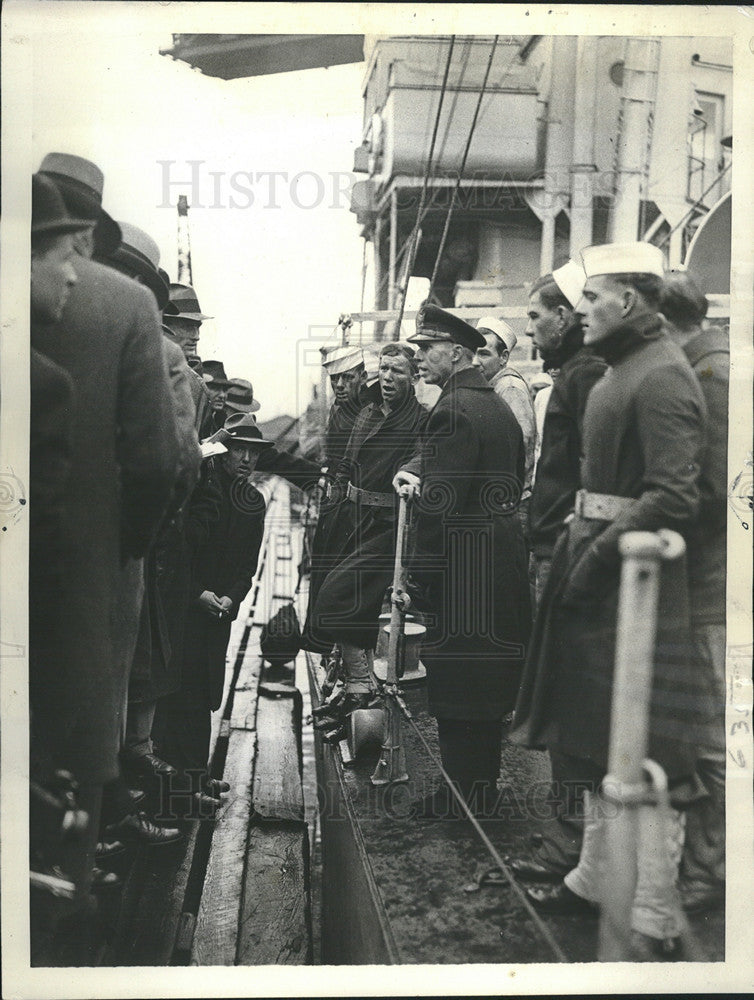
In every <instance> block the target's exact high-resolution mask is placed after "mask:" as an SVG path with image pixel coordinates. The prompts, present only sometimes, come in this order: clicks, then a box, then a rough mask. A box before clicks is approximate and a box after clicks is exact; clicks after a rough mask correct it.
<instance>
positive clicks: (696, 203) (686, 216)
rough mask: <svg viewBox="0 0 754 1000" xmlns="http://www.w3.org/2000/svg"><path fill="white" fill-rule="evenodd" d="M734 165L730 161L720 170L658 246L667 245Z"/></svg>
mask: <svg viewBox="0 0 754 1000" xmlns="http://www.w3.org/2000/svg"><path fill="white" fill-rule="evenodd" d="M732 166H733V164H732V163H728V164H727V165H726V166H725V168H724V169H723V170H721V171H720V173H719V174H718V175H717V177H716V178H715V179H714V181H712V183H711V184H710V186H709V187H708V188H707V190H706V191H703V192H702V194H701V195H700V196H699V198H698V199H697V201H695V202H694V204H693V205H692V206H691V208H690V209H689V210H688V212H686V214H685V215H684V217H683V218H682V219H681V221H680V222H678V223H677V224H676V225H675V226H673V228H672V229H671V230H670V232H669V233H666V235H665V236H664V237H663V238H662V240H661V241H660V242H659V243H658V244H657V246H658V247H659V248H660V249H662V248H663V247H664V246H665V244H666V243H667V242H668V240H669V239H670V237H671V236H672V235H673V233H674V232H675V231H676V230H677V229H680V228H681V226H683V225H685V224H686V222H687V221H688V220H689V219H690V218H691V216H692V215H693V214H694V212H695V211H696V210H697V208H699V206H700V205H702V204H703V203H704V199H705V198H706V197H707V195H708V194H709V193H710V191H711V190H712V188H713V187H715V185H717V184H719V183H720V181H721V180H722V179H723V177H725V175H726V174H727V173H728V171H729V170H730V168H731V167H732Z"/></svg>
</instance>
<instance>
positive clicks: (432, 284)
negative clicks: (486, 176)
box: [428, 35, 500, 298]
mask: <svg viewBox="0 0 754 1000" xmlns="http://www.w3.org/2000/svg"><path fill="white" fill-rule="evenodd" d="M499 38H500V36H499V35H495V38H494V41H493V42H492V48H491V49H490V55H489V58H488V60H487V69H486V70H485V73H484V80H483V81H482V88H481V90H480V91H479V97H478V99H477V102H476V108H475V109H474V117H473V118H472V120H471V128H470V129H469V136H468V139H467V140H466V148H465V149H464V151H463V158H462V159H461V166H460V168H459V170H458V177H457V179H456V183H455V187H454V188H453V193H452V194H451V196H450V204H449V205H448V213H447V215H446V216H445V226H444V228H443V231H442V237H441V238H440V246H439V248H438V251H437V256H436V257H435V266H434V268H433V269H432V277H431V278H430V279H429V295H428V298H429V297H431V295H432V292H433V291H434V287H435V281H436V280H437V272H438V270H439V268H440V261H441V260H442V255H443V251H444V250H445V242H446V240H447V238H448V232H449V230H450V220H451V219H452V217H453V211H454V209H455V202H456V196H457V195H458V189H459V188H460V186H461V180H462V179H463V172H464V170H465V169H466V160H467V159H468V155H469V150H470V149H471V140H472V139H473V138H474V130H475V129H476V123H477V119H478V117H479V109H480V108H481V106H482V100H483V99H484V95H485V92H486V90H487V83H488V81H489V78H490V70H491V69H492V60H493V58H494V55H495V49H496V48H497V42H498V39H499Z"/></svg>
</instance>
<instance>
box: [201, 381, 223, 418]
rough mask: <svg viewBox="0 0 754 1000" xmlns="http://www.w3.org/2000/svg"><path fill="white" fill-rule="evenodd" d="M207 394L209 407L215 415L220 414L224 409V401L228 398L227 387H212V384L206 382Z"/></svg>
mask: <svg viewBox="0 0 754 1000" xmlns="http://www.w3.org/2000/svg"><path fill="white" fill-rule="evenodd" d="M206 386H207V392H208V393H209V399H210V406H211V407H212V410H213V411H214V412H215V413H220V412H221V411H222V410H224V409H225V400H226V399H227V396H228V389H227V386H224V385H213V384H212V382H207V383H206Z"/></svg>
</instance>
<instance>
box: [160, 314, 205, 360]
mask: <svg viewBox="0 0 754 1000" xmlns="http://www.w3.org/2000/svg"><path fill="white" fill-rule="evenodd" d="M162 321H163V323H164V324H165V326H166V327H167V328H168V329H169V330H170V332H171V333H172V334H173V337H174V338H175V340H176V342H177V343H178V344H179V346H180V348H181V350H182V351H183V353H184V355H185V356H186V358H187V359H188V358H189V357H190V356H192V355H194V354H196V346H197V344H198V343H199V331H200V329H201V325H202V324H201V323H197V322H196V320H192V319H184V318H183V317H182V316H169V315H168V316H163V318H162Z"/></svg>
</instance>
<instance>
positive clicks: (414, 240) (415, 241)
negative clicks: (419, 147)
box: [393, 35, 456, 340]
mask: <svg viewBox="0 0 754 1000" xmlns="http://www.w3.org/2000/svg"><path fill="white" fill-rule="evenodd" d="M455 43H456V36H455V35H451V36H450V45H449V46H448V58H447V60H446V62H445V72H444V74H443V78H442V87H441V89H440V98H439V100H438V102H437V113H436V114H435V125H434V128H433V129H432V141H431V143H430V146H429V156H428V157H427V166H426V168H425V170H424V183H423V184H422V191H421V196H420V198H419V209H418V211H417V213H416V223H415V224H414V228H413V231H412V233H411V237H410V240H411V244H410V246H411V249H410V250H409V254H408V258H407V260H408V265H409V266H408V268H407V270H406V279H405V281H404V282H403V285H402V287H401V289H400V296H401V305H400V309H399V312H398V321H397V323H396V324H395V335H394V338H393V339H394V340H398V339H400V332H401V323H402V322H403V312H404V310H405V307H406V293H407V292H408V283H409V281H410V280H411V271H412V269H413V262H414V260H415V258H416V251H417V250H418V248H419V239H420V235H419V234H420V232H421V229H420V227H421V219H422V212H423V211H424V203H425V201H426V199H427V188H428V187H429V177H430V174H431V172H432V159H433V157H434V153H435V143H436V142H437V132H438V130H439V127H440V116H441V114H442V106H443V103H444V101H445V93H446V90H447V86H448V75H449V73H450V63H451V60H452V59H453V49H454V47H455Z"/></svg>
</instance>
